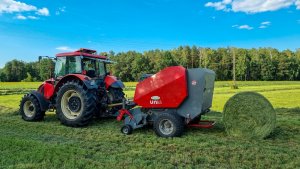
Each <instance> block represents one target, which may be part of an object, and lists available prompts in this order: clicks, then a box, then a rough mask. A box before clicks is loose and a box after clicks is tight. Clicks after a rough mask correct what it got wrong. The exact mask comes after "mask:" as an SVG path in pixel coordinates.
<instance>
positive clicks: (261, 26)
mask: <svg viewBox="0 0 300 169" xmlns="http://www.w3.org/2000/svg"><path fill="white" fill-rule="evenodd" d="M259 28H260V29H265V28H267V26H265V25H260V26H259Z"/></svg>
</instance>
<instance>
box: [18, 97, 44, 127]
mask: <svg viewBox="0 0 300 169" xmlns="http://www.w3.org/2000/svg"><path fill="white" fill-rule="evenodd" d="M20 114H21V116H22V119H23V120H25V121H32V122H34V121H41V120H43V119H44V116H45V112H44V111H42V110H41V106H40V103H39V101H38V100H37V98H35V97H34V96H33V95H30V94H26V95H24V97H23V98H22V100H21V103H20Z"/></svg>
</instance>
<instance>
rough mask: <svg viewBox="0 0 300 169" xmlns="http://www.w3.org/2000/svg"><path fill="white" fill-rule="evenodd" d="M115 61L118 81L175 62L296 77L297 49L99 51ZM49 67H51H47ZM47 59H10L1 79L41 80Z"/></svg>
mask: <svg viewBox="0 0 300 169" xmlns="http://www.w3.org/2000/svg"><path fill="white" fill-rule="evenodd" d="M100 54H102V55H107V56H108V57H109V58H110V59H111V60H113V61H115V62H116V63H115V64H112V65H109V69H110V71H112V73H113V74H114V75H115V76H117V77H119V78H120V79H121V80H122V81H125V82H126V81H137V80H138V79H139V78H140V77H141V75H142V74H145V73H150V74H153V73H156V72H158V71H159V70H161V69H163V68H165V67H168V66H175V65H182V66H184V67H186V68H199V67H200V68H208V69H212V70H214V71H215V72H216V75H217V76H216V78H217V80H232V79H233V67H234V66H233V65H235V75H236V80H243V81H250V80H263V81H266V80H270V81H272V80H300V49H298V50H296V51H291V50H283V51H279V50H277V49H274V48H258V49H255V48H253V49H243V48H218V49H212V48H201V47H197V46H192V47H190V46H180V47H178V48H175V49H172V50H158V49H157V50H149V51H145V52H143V53H141V52H136V51H128V52H119V53H114V52H113V51H110V52H108V53H106V52H102V53H100ZM51 67H52V69H51ZM50 70H53V63H52V61H51V60H49V59H42V60H40V61H37V62H30V63H26V62H23V61H18V60H13V61H10V62H8V63H6V64H5V67H4V68H3V69H1V70H0V80H1V81H16V82H18V81H43V80H45V79H48V78H50V77H51V75H53V73H52V72H51V71H50Z"/></svg>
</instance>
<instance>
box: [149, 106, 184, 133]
mask: <svg viewBox="0 0 300 169" xmlns="http://www.w3.org/2000/svg"><path fill="white" fill-rule="evenodd" d="M153 128H154V131H155V133H156V134H157V135H158V136H160V137H180V136H181V135H182V133H183V130H184V123H183V120H182V119H181V117H179V116H178V115H177V114H175V112H169V113H160V114H158V116H157V118H156V119H155V120H154V124H153Z"/></svg>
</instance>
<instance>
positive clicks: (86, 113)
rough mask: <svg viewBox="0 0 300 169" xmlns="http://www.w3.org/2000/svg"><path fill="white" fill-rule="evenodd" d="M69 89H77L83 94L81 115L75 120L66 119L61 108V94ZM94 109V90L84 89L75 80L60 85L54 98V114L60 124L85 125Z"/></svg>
mask: <svg viewBox="0 0 300 169" xmlns="http://www.w3.org/2000/svg"><path fill="white" fill-rule="evenodd" d="M70 89H75V90H76V91H79V92H80V93H81V94H82V96H83V103H84V110H83V112H82V114H81V116H80V117H78V118H77V119H76V120H69V119H67V118H66V117H65V116H64V114H63V112H62V110H61V98H62V96H63V94H64V93H65V92H66V91H68V90H70ZM96 110H97V107H96V97H95V94H94V92H92V91H91V90H88V89H85V88H84V86H82V85H80V84H79V83H78V82H75V81H69V82H66V83H65V84H63V85H62V87H60V89H59V91H58V93H57V98H56V114H57V117H58V118H59V120H60V121H61V123H62V124H64V125H66V126H70V127H83V126H87V125H88V124H89V123H90V121H91V120H92V118H93V116H94V114H95V112H96Z"/></svg>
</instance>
